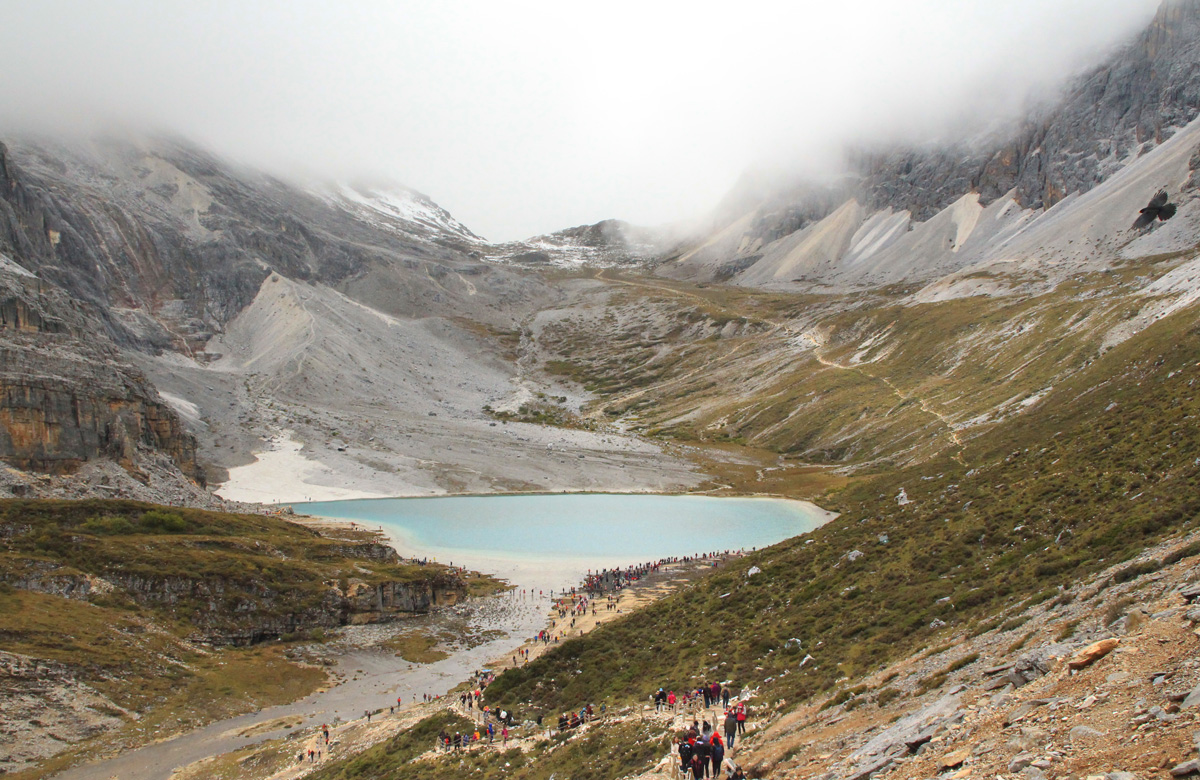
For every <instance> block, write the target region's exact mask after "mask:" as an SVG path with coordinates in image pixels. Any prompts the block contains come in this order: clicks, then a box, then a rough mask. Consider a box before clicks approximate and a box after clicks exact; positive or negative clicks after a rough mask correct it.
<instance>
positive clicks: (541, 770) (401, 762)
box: [310, 712, 669, 780]
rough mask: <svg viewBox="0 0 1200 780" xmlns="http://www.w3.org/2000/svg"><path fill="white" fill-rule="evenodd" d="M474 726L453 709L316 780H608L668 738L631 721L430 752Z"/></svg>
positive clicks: (649, 756)
mask: <svg viewBox="0 0 1200 780" xmlns="http://www.w3.org/2000/svg"><path fill="white" fill-rule="evenodd" d="M443 729H444V730H445V731H446V732H447V733H450V734H453V733H454V732H456V731H463V732H467V731H469V730H473V727H472V724H471V722H470V721H468V720H466V719H465V718H462V717H459V716H457V715H454V714H452V713H449V712H443V713H439V714H437V715H434V716H431V717H429V718H426V719H425V720H423V721H421V723H419V724H417V725H416V726H414V727H413V728H411V729H408V730H406V731H403V732H401V733H399V734H397V735H396V736H395V737H393V738H392V739H390V740H388V741H387V742H383V743H381V744H379V745H376V746H375V747H373V748H370V749H369V750H367V751H365V752H363V753H362V754H361V755H359V756H356V757H354V758H351V759H349V760H347V761H344V762H339V763H337V764H333V765H331V766H330V767H329V768H326V769H322V770H319V771H317V772H316V773H314V774H312V775H310V777H312V778H313V779H314V780H382V779H383V778H391V777H403V778H404V780H442V778H446V777H472V778H480V780H497V779H498V778H513V779H514V780H550V778H556V777H557V778H567V777H569V778H571V780H610V778H614V777H621V776H623V775H626V774H629V773H631V772H633V771H635V770H637V769H644V768H648V766H649V765H650V764H652V763H653V761H654V760H655V759H657V758H658V757H660V756H661V755H662V754H663V753H664V752H665V751H666V750H667V749H668V747H669V745H668V742H667V736H666V735H665V734H663V732H662V729H661V727H659V726H658V725H657V724H654V723H646V724H644V723H641V722H639V721H628V722H624V723H617V724H612V725H607V726H606V727H605V728H596V729H592V730H591V731H590V732H589V733H588V734H587V735H586V736H583V737H580V738H579V739H574V740H570V739H568V737H570V736H572V735H571V734H570V733H568V734H565V735H556V736H555V737H553V738H550V739H545V740H541V741H540V742H537V743H535V744H534V746H533V750H532V752H530V753H525V752H523V751H522V750H520V749H518V748H510V749H509V750H499V749H497V750H485V749H477V750H473V751H464V752H458V753H450V754H445V753H436V752H435V753H432V754H431V755H425V756H424V759H423V760H414V759H416V758H417V757H419V756H422V755H423V754H427V753H430V751H433V750H434V746H435V740H436V737H437V734H438V733H439V732H440V731H442V730H443Z"/></svg>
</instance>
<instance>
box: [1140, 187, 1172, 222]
mask: <svg viewBox="0 0 1200 780" xmlns="http://www.w3.org/2000/svg"><path fill="white" fill-rule="evenodd" d="M1173 216H1175V204H1174V203H1167V191H1166V190H1159V191H1158V194H1157V195H1155V196H1154V197H1153V198H1151V199H1150V203H1149V204H1148V205H1147V206H1146V208H1144V209H1142V210H1141V212H1140V216H1139V217H1138V218H1137V221H1136V222H1134V223H1133V229H1134V230H1141V229H1143V228H1146V227H1149V226H1150V225H1151V224H1152V223H1153V222H1154V219H1155V218H1156V217H1157V218H1158V221H1159V222H1166V221H1167V220H1168V219H1170V218H1171V217H1173Z"/></svg>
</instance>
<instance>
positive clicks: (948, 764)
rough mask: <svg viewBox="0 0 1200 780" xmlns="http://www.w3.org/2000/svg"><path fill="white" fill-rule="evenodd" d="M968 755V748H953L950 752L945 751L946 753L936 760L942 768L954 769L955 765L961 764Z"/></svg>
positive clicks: (969, 753)
mask: <svg viewBox="0 0 1200 780" xmlns="http://www.w3.org/2000/svg"><path fill="white" fill-rule="evenodd" d="M970 757H971V750H970V749H969V748H963V749H962V750H955V751H954V752H952V753H947V754H946V755H944V756H942V760H941V761H939V762H938V766H939V767H941V768H942V769H954V768H955V767H960V766H962V765H963V762H965V761H966V760H967V759H968V758H970Z"/></svg>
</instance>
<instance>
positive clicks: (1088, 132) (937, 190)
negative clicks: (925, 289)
mask: <svg viewBox="0 0 1200 780" xmlns="http://www.w3.org/2000/svg"><path fill="white" fill-rule="evenodd" d="M1198 113H1200V2H1198V0H1166V2H1164V3H1163V4H1162V5H1161V6H1160V7H1159V10H1158V13H1157V15H1156V16H1155V18H1154V21H1153V22H1152V23H1151V24H1150V26H1149V27H1148V28H1147V29H1146V30H1145V31H1144V32H1142V33H1141V35H1139V36H1138V38H1137V39H1136V40H1135V41H1133V42H1132V43H1130V44H1129V45H1128V46H1126V47H1125V49H1124V50H1122V51H1121V52H1120V53H1118V54H1117V56H1115V57H1114V58H1113V59H1112V60H1110V61H1109V62H1107V63H1105V64H1104V65H1101V66H1099V67H1097V68H1095V69H1094V70H1093V71H1091V72H1090V73H1089V74H1087V75H1086V76H1084V77H1083V78H1082V79H1080V80H1079V81H1078V82H1077V83H1076V84H1075V85H1074V86H1073V87H1072V88H1071V89H1070V90H1069V91H1068V92H1067V93H1066V94H1065V95H1064V97H1063V99H1062V100H1061V102H1059V103H1058V104H1056V105H1054V106H1053V107H1052V108H1050V109H1047V110H1043V111H1041V112H1039V113H1038V114H1035V115H1034V116H1032V117H1030V118H1029V119H1028V120H1027V121H1026V122H1025V123H1024V124H1023V126H1022V127H1021V128H1020V130H1019V131H1018V132H1016V133H1015V134H1013V135H1012V136H1011V137H1010V138H1008V139H1007V140H1004V141H1002V142H1001V143H999V144H998V145H996V146H994V147H992V148H990V149H989V148H982V149H980V148H961V147H960V148H942V149H937V150H932V151H929V150H892V151H882V152H875V153H865V154H862V155H860V156H858V157H857V159H856V160H855V163H856V167H857V168H858V169H859V171H860V172H861V173H862V174H863V175H864V181H863V189H864V190H865V192H866V196H867V200H868V203H869V204H870V205H871V206H873V207H874V208H877V209H883V208H888V207H890V208H893V209H907V210H909V211H911V212H912V214H913V218H914V219H916V220H918V221H924V220H927V219H929V218H930V217H932V216H933V215H934V214H936V213H937V212H939V211H941V210H942V209H944V208H946V207H947V206H949V205H950V204H951V203H953V202H954V201H956V200H957V199H958V198H960V197H962V195H963V194H964V193H966V192H978V193H979V195H980V201H981V203H983V204H984V205H986V204H988V203H990V202H992V201H994V200H996V199H997V198H1000V197H1001V196H1003V195H1005V194H1006V193H1008V192H1009V191H1012V190H1015V193H1016V201H1017V203H1018V204H1020V205H1022V206H1025V207H1027V208H1033V209H1043V208H1050V207H1051V206H1053V205H1054V204H1056V203H1058V202H1059V201H1060V200H1062V199H1063V198H1064V197H1066V196H1067V195H1068V194H1070V193H1072V192H1087V191H1088V190H1090V189H1091V188H1092V187H1094V186H1096V185H1097V184H1099V183H1100V182H1102V181H1104V180H1105V179H1107V178H1108V177H1109V176H1111V175H1112V174H1113V173H1115V172H1116V171H1118V170H1120V168H1121V167H1122V165H1123V163H1124V161H1125V160H1127V159H1128V157H1129V156H1130V155H1137V154H1144V153H1145V152H1146V151H1149V149H1152V148H1153V147H1154V146H1156V145H1157V144H1159V143H1161V142H1162V141H1163V140H1165V139H1166V138H1167V137H1169V136H1170V134H1171V132H1172V131H1173V130H1174V129H1175V128H1179V127H1182V126H1183V125H1185V124H1187V123H1188V122H1190V121H1192V120H1193V119H1195V118H1196V116H1197V114H1198Z"/></svg>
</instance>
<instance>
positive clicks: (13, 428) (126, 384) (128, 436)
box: [0, 274, 204, 484]
mask: <svg viewBox="0 0 1200 780" xmlns="http://www.w3.org/2000/svg"><path fill="white" fill-rule="evenodd" d="M39 288H40V289H39ZM87 322H88V321H87V318H86V316H85V315H84V313H83V312H82V311H81V307H80V306H79V305H78V304H76V303H75V302H73V301H71V300H69V299H68V298H67V297H66V296H65V295H63V294H62V293H61V292H60V291H58V290H55V289H52V288H43V287H42V285H40V284H39V283H38V282H36V281H34V280H28V279H24V278H22V277H18V276H13V275H11V274H4V275H3V278H0V459H2V460H4V461H5V462H7V463H9V464H10V465H13V466H16V467H18V468H21V469H25V470H28V471H39V472H46V473H51V474H64V473H72V472H74V471H75V470H77V469H78V468H79V467H80V466H82V465H83V464H84V463H86V462H87V461H90V460H94V459H96V458H105V457H106V458H111V459H112V460H115V461H117V462H118V463H120V464H121V465H122V466H123V467H125V469H126V470H127V471H129V472H130V473H132V474H134V475H138V474H139V473H140V470H139V467H138V461H139V454H138V448H139V446H145V447H149V448H151V449H153V450H157V451H159V452H163V453H165V454H167V455H168V456H170V458H171V459H172V461H174V463H175V464H176V465H177V466H178V467H179V469H180V470H181V471H182V472H183V473H184V474H186V475H187V476H188V477H189V478H191V479H192V480H193V481H195V482H197V483H198V484H203V483H204V472H203V469H202V468H201V467H200V465H199V464H198V463H197V460H196V440H195V438H194V437H192V436H191V435H190V434H188V433H187V432H186V431H185V430H184V427H183V425H182V423H181V422H180V420H179V418H178V417H177V416H176V415H175V413H174V412H173V411H172V410H171V409H170V407H168V406H167V405H166V404H165V403H164V402H163V401H162V400H161V399H160V398H159V396H158V393H157V392H156V391H155V390H154V388H153V386H152V385H150V383H149V382H148V381H147V380H146V379H145V377H144V376H143V375H142V374H141V373H140V372H139V371H138V370H137V369H135V368H134V367H133V366H131V365H129V364H128V363H126V362H125V361H124V360H122V359H121V358H120V356H119V354H118V353H117V351H116V350H115V348H114V347H113V346H112V345H111V344H110V343H109V342H108V340H107V339H106V338H105V337H104V336H103V335H102V334H96V333H88V332H87V327H88V325H87Z"/></svg>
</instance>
